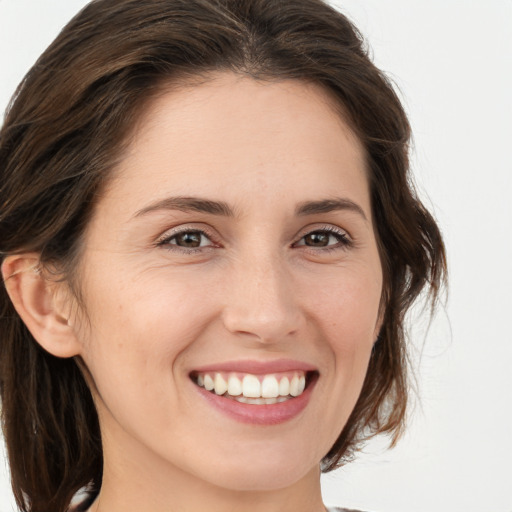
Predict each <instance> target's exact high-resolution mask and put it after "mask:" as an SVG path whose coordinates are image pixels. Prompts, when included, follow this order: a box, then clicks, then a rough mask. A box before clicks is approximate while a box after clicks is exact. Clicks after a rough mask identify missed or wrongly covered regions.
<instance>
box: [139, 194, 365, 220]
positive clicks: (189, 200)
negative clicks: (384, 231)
mask: <svg viewBox="0 0 512 512" xmlns="http://www.w3.org/2000/svg"><path fill="white" fill-rule="evenodd" d="M159 210H179V211H183V212H190V211H193V212H199V213H208V214H210V215H219V216H223V217H234V216H235V213H234V211H233V209H232V208H231V207H230V206H229V205H228V204H227V203H225V202H224V201H213V200H210V199H202V198H200V197H187V196H176V197H166V198H165V199H160V200H158V201H155V202H154V203H151V204H150V205H148V206H146V207H144V208H142V209H141V210H139V211H137V213H136V214H135V215H134V217H140V216H142V215H146V214H148V213H152V212H155V211H159ZM339 210H348V211H352V212H355V213H357V214H359V215H360V216H361V217H362V218H363V219H364V220H366V221H367V220H368V219H367V218H366V215H365V213H364V211H363V209H362V208H361V207H360V206H359V205H358V204H357V203H354V201H351V200H350V199H346V198H334V199H321V200H318V201H304V202H303V203H300V204H299V205H297V207H296V209H295V215H297V216H299V217H304V216H307V215H315V214H319V213H329V212H334V211H339Z"/></svg>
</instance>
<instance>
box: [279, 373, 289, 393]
mask: <svg viewBox="0 0 512 512" xmlns="http://www.w3.org/2000/svg"><path fill="white" fill-rule="evenodd" d="M289 394H290V381H289V380H288V377H283V378H282V379H281V382H280V383H279V396H288V395H289Z"/></svg>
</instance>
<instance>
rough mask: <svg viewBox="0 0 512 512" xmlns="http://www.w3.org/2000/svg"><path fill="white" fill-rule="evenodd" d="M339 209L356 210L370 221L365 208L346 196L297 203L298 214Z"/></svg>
mask: <svg viewBox="0 0 512 512" xmlns="http://www.w3.org/2000/svg"><path fill="white" fill-rule="evenodd" d="M337 210H348V211H352V212H355V213H357V214H359V215H361V217H362V218H363V219H364V220H365V221H366V222H368V219H367V218H366V215H365V213H364V210H363V209H362V208H361V207H360V206H359V205H358V204H357V203H354V201H351V200H350V199H346V198H342V197H339V198H335V199H322V200H320V201H305V202H303V203H300V204H299V205H297V208H296V209H295V214H296V215H297V216H301V217H302V216H305V215H315V214H317V213H329V212H334V211H337Z"/></svg>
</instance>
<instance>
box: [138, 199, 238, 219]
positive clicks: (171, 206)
mask: <svg viewBox="0 0 512 512" xmlns="http://www.w3.org/2000/svg"><path fill="white" fill-rule="evenodd" d="M158 210H180V211H183V212H190V211H193V212H199V213H209V214H211V215H220V216H224V217H234V216H235V214H234V212H233V210H232V209H231V207H230V206H229V205H228V204H227V203H225V202H224V201H212V200H210V199H202V198H200V197H186V196H176V197H166V198H164V199H160V200H158V201H155V202H154V203H151V204H149V205H148V206H145V207H144V208H142V209H141V210H139V211H138V212H137V213H136V214H135V215H134V217H140V216H141V215H146V214H148V213H151V212H155V211H158Z"/></svg>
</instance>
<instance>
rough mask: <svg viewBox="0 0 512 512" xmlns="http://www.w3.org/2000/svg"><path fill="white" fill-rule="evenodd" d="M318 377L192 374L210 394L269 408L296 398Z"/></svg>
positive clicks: (297, 373)
mask: <svg viewBox="0 0 512 512" xmlns="http://www.w3.org/2000/svg"><path fill="white" fill-rule="evenodd" d="M317 376H318V372H316V371H308V372H306V371H303V370H296V371H290V372H281V373H271V374H264V375H255V374H250V373H239V372H210V371H209V372H193V373H192V374H191V375H190V378H191V379H192V381H193V382H194V383H195V384H196V385H197V386H199V387H201V388H204V389H206V391H209V392H210V393H212V394H215V395H217V396H222V397H224V398H227V399H230V400H234V401H237V402H240V403H244V404H253V405H272V404H277V403H282V402H287V401H288V400H292V399H294V398H297V397H298V396H300V395H302V393H304V390H305V389H307V387H308V386H309V385H310V384H311V382H312V381H313V380H314V379H315V378H316V377H317Z"/></svg>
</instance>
